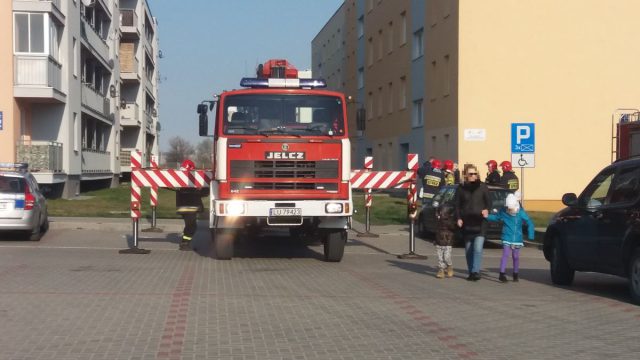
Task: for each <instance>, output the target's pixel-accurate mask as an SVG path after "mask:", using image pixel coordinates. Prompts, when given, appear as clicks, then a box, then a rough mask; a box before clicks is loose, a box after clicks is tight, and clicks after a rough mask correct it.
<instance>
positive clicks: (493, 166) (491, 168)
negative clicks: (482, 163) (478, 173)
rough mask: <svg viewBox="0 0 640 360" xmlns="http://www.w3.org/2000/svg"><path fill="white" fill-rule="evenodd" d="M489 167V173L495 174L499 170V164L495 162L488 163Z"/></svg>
mask: <svg viewBox="0 0 640 360" xmlns="http://www.w3.org/2000/svg"><path fill="white" fill-rule="evenodd" d="M487 166H488V167H489V172H494V171H496V169H497V168H498V162H497V161H495V160H489V161H487Z"/></svg>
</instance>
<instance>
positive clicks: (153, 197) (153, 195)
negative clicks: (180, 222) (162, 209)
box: [141, 155, 162, 232]
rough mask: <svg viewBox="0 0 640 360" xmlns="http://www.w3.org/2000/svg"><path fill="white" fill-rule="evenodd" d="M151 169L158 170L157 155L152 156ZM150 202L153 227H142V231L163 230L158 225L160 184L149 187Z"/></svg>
mask: <svg viewBox="0 0 640 360" xmlns="http://www.w3.org/2000/svg"><path fill="white" fill-rule="evenodd" d="M151 169H152V170H158V162H157V159H156V156H155V155H152V156H151ZM149 202H150V204H151V227H150V228H147V229H142V230H141V231H142V232H162V229H160V228H158V227H156V215H157V211H156V209H157V207H158V186H157V185H152V186H151V187H150V188H149Z"/></svg>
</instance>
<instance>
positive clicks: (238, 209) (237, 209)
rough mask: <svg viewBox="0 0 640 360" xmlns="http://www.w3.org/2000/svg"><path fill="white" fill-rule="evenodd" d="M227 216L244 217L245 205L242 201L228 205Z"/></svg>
mask: <svg viewBox="0 0 640 360" xmlns="http://www.w3.org/2000/svg"><path fill="white" fill-rule="evenodd" d="M225 210H226V211H225V212H226V214H227V215H230V216H234V215H242V214H244V212H245V204H244V202H242V201H231V202H228V203H227V204H226V209H225Z"/></svg>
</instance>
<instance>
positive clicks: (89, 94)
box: [82, 84, 111, 121]
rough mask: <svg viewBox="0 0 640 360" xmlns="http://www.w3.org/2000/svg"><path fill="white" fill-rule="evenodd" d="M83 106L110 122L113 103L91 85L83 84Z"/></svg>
mask: <svg viewBox="0 0 640 360" xmlns="http://www.w3.org/2000/svg"><path fill="white" fill-rule="evenodd" d="M82 106H84V107H85V108H87V109H89V110H91V111H92V112H93V113H94V114H95V115H98V117H100V118H102V119H103V120H107V121H109V114H110V113H111V110H110V106H111V101H110V100H109V99H108V98H107V97H105V96H104V95H102V94H100V93H99V92H98V91H96V90H94V89H93V87H91V86H90V84H82Z"/></svg>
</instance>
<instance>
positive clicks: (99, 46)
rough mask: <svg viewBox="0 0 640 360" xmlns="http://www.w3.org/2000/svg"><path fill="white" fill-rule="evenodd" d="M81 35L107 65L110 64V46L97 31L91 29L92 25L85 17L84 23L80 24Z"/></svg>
mask: <svg viewBox="0 0 640 360" xmlns="http://www.w3.org/2000/svg"><path fill="white" fill-rule="evenodd" d="M80 35H81V36H82V38H84V39H85V40H86V41H87V42H88V43H89V45H90V46H91V48H93V50H94V51H95V52H96V54H97V55H98V56H100V57H101V58H102V60H103V61H104V62H105V63H109V45H107V42H106V41H105V40H104V39H103V38H102V37H101V36H100V35H99V34H98V32H97V31H96V29H94V28H93V27H91V24H89V23H88V22H87V19H85V18H84V16H82V21H81V22H80Z"/></svg>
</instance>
